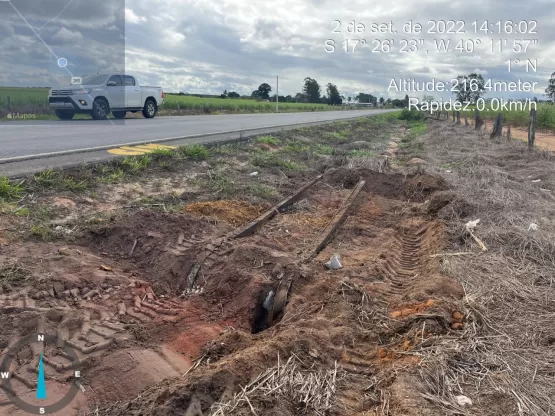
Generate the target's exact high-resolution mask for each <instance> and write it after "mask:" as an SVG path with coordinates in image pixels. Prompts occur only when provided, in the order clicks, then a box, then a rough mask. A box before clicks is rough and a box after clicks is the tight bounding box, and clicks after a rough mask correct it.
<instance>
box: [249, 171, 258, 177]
mask: <svg viewBox="0 0 555 416" xmlns="http://www.w3.org/2000/svg"><path fill="white" fill-rule="evenodd" d="M257 175H258V172H252V173H251V174H250V176H257Z"/></svg>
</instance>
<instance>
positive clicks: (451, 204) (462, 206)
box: [427, 191, 476, 220]
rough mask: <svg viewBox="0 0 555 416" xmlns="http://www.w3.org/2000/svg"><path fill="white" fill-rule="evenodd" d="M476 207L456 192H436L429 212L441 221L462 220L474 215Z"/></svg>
mask: <svg viewBox="0 0 555 416" xmlns="http://www.w3.org/2000/svg"><path fill="white" fill-rule="evenodd" d="M475 210H476V207H475V206H474V205H473V204H471V203H469V202H468V201H466V200H464V199H463V198H461V197H459V196H458V195H457V194H456V193H455V192H451V191H441V192H436V193H434V194H433V195H432V197H431V198H430V202H429V204H428V209H427V212H428V214H430V215H434V216H436V217H438V218H441V219H449V220H454V219H461V218H466V217H469V216H470V215H472V214H473V213H474V212H475Z"/></svg>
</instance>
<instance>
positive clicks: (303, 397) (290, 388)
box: [210, 355, 341, 416]
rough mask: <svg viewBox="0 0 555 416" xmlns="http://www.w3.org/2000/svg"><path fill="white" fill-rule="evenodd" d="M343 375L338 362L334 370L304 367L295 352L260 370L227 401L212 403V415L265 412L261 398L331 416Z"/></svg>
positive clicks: (258, 413) (307, 413)
mask: <svg viewBox="0 0 555 416" xmlns="http://www.w3.org/2000/svg"><path fill="white" fill-rule="evenodd" d="M340 377H341V371H340V370H339V369H338V365H337V362H336V363H335V367H334V369H333V370H326V371H321V370H315V369H308V370H307V369H303V368H302V362H301V361H300V360H299V359H298V358H297V357H296V356H295V355H292V356H291V357H289V359H288V360H287V361H286V362H285V363H282V362H280V360H279V356H278V363H277V365H276V366H275V367H272V368H270V369H268V370H266V371H265V372H263V373H261V374H260V375H259V376H258V377H256V378H255V379H254V380H253V381H251V382H250V383H249V384H247V385H246V386H244V387H241V389H240V391H239V392H237V393H235V394H234V395H233V397H232V398H231V399H230V400H229V401H227V402H225V403H215V404H213V405H212V408H211V412H210V415H211V416H224V415H230V416H231V415H234V414H240V411H241V410H245V409H250V411H251V413H252V414H253V415H262V414H264V407H263V408H262V409H259V408H258V411H257V406H256V404H258V402H259V401H260V399H261V398H263V399H264V400H274V401H275V402H276V403H280V404H281V405H291V406H292V407H293V408H295V409H297V411H299V412H300V413H298V414H305V415H328V414H330V413H329V411H330V410H331V409H332V407H333V405H334V403H335V400H334V399H335V392H336V385H337V382H338V381H339V379H340Z"/></svg>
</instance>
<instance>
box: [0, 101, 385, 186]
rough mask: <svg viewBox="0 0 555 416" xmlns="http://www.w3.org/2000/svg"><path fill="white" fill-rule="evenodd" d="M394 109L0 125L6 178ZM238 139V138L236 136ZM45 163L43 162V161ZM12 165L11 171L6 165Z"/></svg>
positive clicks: (0, 150)
mask: <svg viewBox="0 0 555 416" xmlns="http://www.w3.org/2000/svg"><path fill="white" fill-rule="evenodd" d="M385 111H388V110H347V111H327V112H306V113H279V114H276V113H267V114H239V115H213V116H183V117H156V118H154V119H144V118H137V119H126V120H105V121H96V120H70V121H24V122H14V121H10V122H2V123H0V175H2V174H4V175H5V174H9V175H14V174H17V173H24V171H26V170H28V171H32V170H36V169H30V168H29V169H27V168H20V167H16V165H14V163H16V164H17V165H18V166H20V163H21V162H25V161H30V160H33V161H34V163H29V162H28V163H27V164H26V165H27V166H29V167H31V166H32V167H34V168H37V169H38V168H41V167H43V166H49V167H62V166H67V165H69V164H71V163H74V164H76V163H82V162H84V161H98V160H102V159H108V158H110V157H114V155H113V154H110V153H108V152H107V150H108V149H110V148H115V147H119V146H123V145H129V146H131V145H138V144H145V143H158V144H169V145H176V144H178V145H181V144H184V143H195V142H196V143H199V142H200V143H203V142H204V143H207V142H213V141H218V140H229V139H230V138H233V137H236V138H237V137H239V136H240V135H243V136H244V135H248V134H258V133H266V132H269V131H275V130H281V129H282V128H289V126H294V125H300V124H314V123H324V122H330V121H334V120H342V119H349V118H354V117H361V116H368V115H373V114H377V113H383V112H385ZM233 135H235V136H233ZM41 160H42V162H40V161H41ZM5 165H10V166H5Z"/></svg>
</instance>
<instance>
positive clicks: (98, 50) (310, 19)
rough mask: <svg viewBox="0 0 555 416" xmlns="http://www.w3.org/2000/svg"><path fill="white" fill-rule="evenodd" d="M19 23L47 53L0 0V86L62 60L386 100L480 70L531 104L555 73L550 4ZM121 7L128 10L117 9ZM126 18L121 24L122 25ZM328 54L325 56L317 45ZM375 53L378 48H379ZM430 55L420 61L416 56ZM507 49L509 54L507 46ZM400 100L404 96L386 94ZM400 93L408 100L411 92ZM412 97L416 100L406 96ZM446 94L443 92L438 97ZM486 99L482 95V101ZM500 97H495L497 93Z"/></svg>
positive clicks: (238, 7) (146, 6) (246, 11)
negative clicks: (447, 27)
mask: <svg viewBox="0 0 555 416" xmlns="http://www.w3.org/2000/svg"><path fill="white" fill-rule="evenodd" d="M12 2H13V4H14V5H15V6H16V8H17V9H18V10H19V11H20V12H21V14H22V15H24V16H25V18H26V19H27V20H28V22H29V24H30V25H31V26H32V27H33V28H35V29H40V32H39V34H40V36H41V37H42V38H43V40H44V41H45V42H46V43H47V44H48V45H49V47H50V48H51V49H52V51H53V53H51V52H50V51H49V50H48V48H46V47H45V46H44V45H43V44H42V42H41V41H40V40H39V39H38V38H37V36H36V35H35V34H34V33H33V31H32V30H31V29H29V27H27V25H26V24H25V23H24V22H23V21H22V19H21V18H20V17H19V16H18V15H17V13H15V11H14V10H13V9H12V8H11V7H10V6H9V4H8V3H6V2H0V50H1V51H2V58H3V59H2V61H1V62H0V74H1V75H0V82H1V83H3V84H6V83H7V84H10V85H50V84H53V83H62V82H67V80H68V79H69V78H68V77H69V75H68V72H67V71H66V70H61V69H60V68H58V67H57V65H56V59H55V56H54V54H55V55H56V56H64V57H66V58H67V59H68V61H69V62H70V65H69V66H68V68H69V69H70V71H71V72H72V73H74V74H76V75H77V74H79V75H82V74H87V73H94V72H97V71H106V70H110V69H119V70H121V69H123V68H124V67H125V68H126V69H127V70H129V71H132V72H134V73H137V74H139V75H141V76H142V78H143V80H144V82H146V83H148V84H151V85H152V84H157V85H162V86H163V87H164V88H165V89H167V90H168V91H187V92H196V93H201V92H202V93H219V92H221V91H222V90H224V89H227V90H228V91H229V90H236V91H238V92H240V93H250V92H251V91H252V90H253V89H255V88H256V87H257V86H258V85H259V84H260V83H262V82H268V83H270V84H271V85H274V84H275V76H276V75H277V74H279V76H280V93H284V94H292V95H294V94H295V93H297V92H299V91H300V90H301V88H302V83H303V79H304V78H305V77H307V76H310V77H312V78H315V79H317V80H318V81H319V82H320V84H321V85H322V87H323V89H324V88H325V84H327V83H328V82H332V83H335V84H337V85H338V87H339V90H340V91H341V92H342V93H343V94H345V95H351V96H352V95H356V93H358V92H371V93H373V94H374V95H380V94H384V96H387V95H388V92H387V87H388V85H389V83H390V80H391V79H392V78H412V79H415V80H418V81H428V80H430V79H431V78H436V79H439V80H444V81H445V80H449V79H451V78H453V77H456V76H457V75H458V74H464V73H469V72H472V71H474V70H479V71H480V72H481V73H482V74H484V76H485V77H486V78H488V77H491V78H493V79H494V80H496V81H504V80H505V81H515V80H518V79H523V80H529V81H537V82H539V83H540V88H539V89H538V91H536V92H535V93H533V94H521V93H510V94H503V95H504V96H506V97H521V96H528V95H530V96H534V95H536V96H538V95H541V93H543V88H544V84H545V83H546V81H547V78H548V77H549V74H550V73H551V72H553V71H555V26H553V25H552V24H551V22H552V21H553V19H554V18H555V10H554V9H553V7H552V0H529V1H527V2H524V3H523V2H522V1H521V0H518V1H517V0H491V1H484V0H467V1H465V2H462V3H461V2H453V1H448V0H421V1H419V2H417V3H416V2H414V1H408V0H398V1H396V2H392V1H385V0H377V1H374V2H372V3H371V4H370V3H368V2H367V1H363V0H352V1H350V2H349V3H344V4H341V5H339V4H338V3H337V2H336V1H331V0H281V1H280V2H279V4H277V3H271V2H260V1H255V0H220V1H218V2H206V1H204V0H187V1H183V0H128V1H127V2H124V1H123V0H116V1H113V0H97V1H90V0H12ZM126 8H127V10H126ZM125 16H127V24H126V25H125V24H124V23H125V22H124V20H125ZM334 20H339V21H341V22H342V26H341V29H342V31H343V33H341V34H337V33H332V31H333V28H334V26H333V25H332V22H333V21H334ZM353 20H356V21H357V22H361V23H364V24H365V26H366V30H365V32H364V33H347V32H346V28H347V24H348V23H349V22H351V21H353ZM410 20H412V21H413V22H419V23H422V24H423V26H424V27H423V28H424V31H427V30H428V29H429V27H430V26H429V25H428V24H426V23H427V22H428V21H432V20H434V21H439V20H459V21H463V22H464V23H465V25H464V26H465V30H466V33H464V34H430V33H421V34H415V33H414V34H410V33H409V34H407V33H403V31H402V26H403V24H405V23H407V22H409V21H410ZM475 20H476V21H479V22H483V21H484V20H489V21H490V22H492V23H495V22H497V21H499V20H502V21H505V20H512V21H514V22H519V21H531V20H537V22H538V24H537V34H525V35H519V36H515V35H507V34H483V33H474V27H473V26H472V22H473V21H475ZM390 21H392V22H393V24H394V28H395V29H396V30H397V33H386V34H375V33H370V28H371V25H372V24H373V23H389V22H390ZM363 38H364V39H366V45H361V44H359V46H357V49H356V50H355V52H354V53H345V52H344V51H342V50H341V48H342V43H343V42H344V41H345V40H346V39H350V40H353V39H363ZM478 38H479V39H480V40H481V41H482V43H481V44H480V45H477V46H476V49H475V51H474V52H473V53H462V52H456V51H451V52H449V53H439V52H436V51H435V45H434V40H440V39H444V40H446V41H447V40H449V41H450V42H451V47H452V48H454V47H455V46H456V45H457V43H458V42H459V41H460V40H461V39H464V40H474V41H475V40H476V39H478ZM516 38H530V39H537V40H538V44H537V45H535V46H531V47H530V50H529V51H528V52H527V53H516V52H512V51H510V50H507V51H505V52H503V53H494V52H491V51H488V48H490V46H489V45H488V42H489V41H490V40H494V41H496V40H499V39H500V40H501V41H504V40H505V39H507V41H508V44H509V46H511V45H512V42H513V41H514V39H516ZM328 39H332V40H334V41H335V42H336V47H337V49H336V50H335V52H333V53H327V52H326V51H325V48H324V45H325V42H326V40H328ZM385 39H389V40H392V41H393V42H394V44H393V45H394V46H393V47H392V49H391V51H389V52H387V53H384V52H373V51H372V50H373V49H374V48H375V46H376V41H384V40H385ZM403 39H406V40H410V39H416V40H418V39H423V40H424V45H422V46H419V48H420V51H419V52H416V53H403V52H400V51H399V48H400V46H401V42H402V40H403ZM378 49H379V48H378ZM426 49H428V53H427V54H426V52H425V50H426ZM509 49H510V48H509ZM516 58H521V59H523V62H524V61H525V60H526V59H538V72H537V73H534V72H529V73H526V72H525V71H524V67H523V66H520V67H518V66H516V67H514V68H513V71H512V72H510V73H509V72H508V71H507V68H506V65H505V64H504V62H505V61H507V60H509V59H511V60H514V59H516ZM390 95H392V96H403V95H404V93H394V94H390ZM409 95H410V94H409ZM414 95H415V96H416V95H421V94H420V93H418V94H414ZM436 95H437V96H442V95H443V96H445V97H447V96H448V94H436ZM492 95H493V94H488V96H492ZM498 95H499V94H498Z"/></svg>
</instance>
